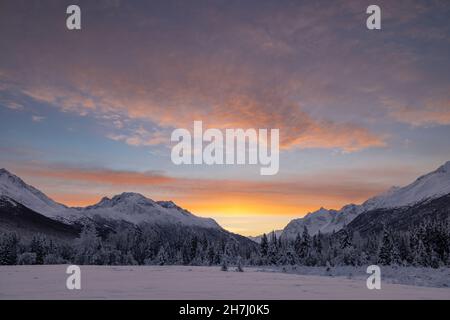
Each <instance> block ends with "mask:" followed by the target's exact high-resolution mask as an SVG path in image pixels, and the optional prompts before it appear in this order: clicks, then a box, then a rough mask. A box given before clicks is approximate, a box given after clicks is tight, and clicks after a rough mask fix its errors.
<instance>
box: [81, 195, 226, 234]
mask: <svg viewBox="0 0 450 320" xmlns="http://www.w3.org/2000/svg"><path fill="white" fill-rule="evenodd" d="M75 210H77V211H78V212H79V213H80V214H81V215H83V216H85V217H89V218H91V219H93V220H98V219H102V220H103V219H104V220H115V221H121V220H122V221H126V222H129V223H132V224H135V225H137V224H140V223H153V224H155V223H158V224H181V225H186V226H197V227H203V228H214V229H221V227H220V226H219V225H218V224H217V222H216V221H214V220H213V219H210V218H201V217H197V216H195V215H193V214H192V213H190V212H189V211H187V210H185V209H182V208H180V207H179V206H177V205H176V204H175V203H173V202H172V201H153V200H151V199H148V198H146V197H144V196H143V195H141V194H139V193H132V192H124V193H122V194H119V195H116V196H114V197H112V198H111V199H110V198H107V197H104V198H103V199H102V200H101V201H100V202H99V203H97V204H95V205H93V206H88V207H85V208H77V209H75Z"/></svg>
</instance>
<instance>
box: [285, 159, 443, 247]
mask: <svg viewBox="0 0 450 320" xmlns="http://www.w3.org/2000/svg"><path fill="white" fill-rule="evenodd" d="M446 194H450V161H448V162H446V163H445V164H444V165H442V166H441V167H439V168H438V169H437V170H435V171H433V172H430V173H428V174H426V175H423V176H421V177H419V178H417V179H416V180H415V181H414V182H413V183H411V184H409V185H407V186H405V187H393V188H391V189H389V190H388V191H386V192H384V193H382V194H380V195H377V196H375V197H373V198H370V199H368V200H367V201H365V202H364V203H363V204H361V205H355V204H349V205H346V206H344V207H342V209H340V210H328V209H324V208H320V209H319V210H317V211H315V212H311V213H308V214H307V215H306V216H305V217H303V218H299V219H294V220H292V221H291V222H289V224H288V225H287V226H286V227H285V228H284V230H283V233H282V235H281V236H282V237H283V238H294V237H295V236H296V235H297V234H298V233H301V232H302V231H303V228H304V226H306V227H307V228H308V231H309V233H311V234H316V233H318V232H319V231H320V232H321V233H330V232H333V230H334V231H338V230H340V229H342V228H343V227H344V226H346V225H348V224H349V223H350V222H351V221H352V220H353V219H355V218H356V217H357V216H359V215H360V214H361V213H363V212H367V211H370V210H374V209H389V208H400V207H408V206H413V205H415V204H417V203H419V202H423V201H425V200H432V199H436V198H439V197H441V196H443V195H446Z"/></svg>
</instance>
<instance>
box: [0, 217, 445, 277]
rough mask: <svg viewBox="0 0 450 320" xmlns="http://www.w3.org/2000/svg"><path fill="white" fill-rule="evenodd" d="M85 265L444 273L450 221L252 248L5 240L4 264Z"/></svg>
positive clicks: (212, 237) (88, 235)
mask: <svg viewBox="0 0 450 320" xmlns="http://www.w3.org/2000/svg"><path fill="white" fill-rule="evenodd" d="M66 263H73V264H79V265H87V264H90V265H202V266H207V265H210V266H211V265H221V266H222V268H225V269H226V267H227V265H228V264H233V265H239V266H241V265H242V264H243V265H251V266H263V265H264V266H266V265H272V266H283V265H306V266H339V265H352V266H360V265H368V264H380V265H399V266H421V267H433V268H438V267H441V266H450V227H449V222H448V221H437V220H436V221H425V222H423V223H421V224H420V225H417V226H413V227H411V228H410V229H408V230H404V231H396V230H392V229H390V228H389V227H387V226H385V227H384V228H383V230H382V232H381V233H373V234H369V235H366V236H365V237H361V236H360V234H359V233H358V232H350V231H349V230H348V229H347V228H344V229H343V230H341V231H339V232H333V233H331V234H321V233H320V232H319V233H318V234H316V235H314V236H311V235H310V234H309V232H308V229H307V228H306V227H304V229H303V231H302V232H301V233H299V234H298V235H297V237H296V238H295V239H290V240H288V239H283V238H277V237H276V235H275V233H271V234H269V236H267V235H266V234H264V235H263V236H262V238H261V242H260V244H256V243H255V244H253V245H246V244H243V242H242V241H241V242H240V241H237V240H236V239H235V238H233V237H230V236H228V235H225V234H223V235H221V236H220V235H219V236H217V235H216V234H209V233H208V232H203V231H202V232H199V231H198V230H195V231H192V230H187V229H186V228H184V227H181V226H180V227H177V228H176V229H175V230H174V229H173V227H171V228H170V229H159V230H158V231H155V229H152V228H148V229H145V228H143V229H127V228H125V229H122V230H120V231H118V232H116V233H111V234H109V235H108V236H106V237H101V236H100V235H99V234H98V232H97V230H96V229H95V227H93V226H92V225H86V226H84V228H83V230H82V231H81V233H80V235H79V237H78V238H77V239H75V240H74V241H63V240H57V239H54V238H51V237H47V236H44V235H35V236H33V237H32V238H31V239H25V238H21V237H20V236H19V235H18V234H16V233H3V234H1V235H0V264H2V265H15V264H66Z"/></svg>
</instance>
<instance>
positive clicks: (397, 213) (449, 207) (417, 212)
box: [345, 193, 450, 237]
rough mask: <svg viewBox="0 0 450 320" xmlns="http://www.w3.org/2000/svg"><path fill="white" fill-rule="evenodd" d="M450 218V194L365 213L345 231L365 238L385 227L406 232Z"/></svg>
mask: <svg viewBox="0 0 450 320" xmlns="http://www.w3.org/2000/svg"><path fill="white" fill-rule="evenodd" d="M449 217H450V193H449V194H446V195H444V196H440V197H438V198H436V199H427V200H423V201H422V202H419V203H416V204H414V205H412V206H403V207H395V208H379V209H373V210H369V211H366V212H363V213H362V214H360V215H359V216H357V217H356V218H355V219H354V220H353V221H351V222H350V224H349V225H347V226H346V227H345V230H347V231H349V232H350V233H354V232H359V234H360V235H361V236H363V237H365V236H367V235H368V234H371V233H379V232H380V231H381V230H383V226H388V227H389V228H391V229H393V230H396V231H405V230H408V229H409V228H411V227H412V226H414V225H419V224H420V223H421V222H425V221H427V220H439V221H444V220H445V219H448V218H449Z"/></svg>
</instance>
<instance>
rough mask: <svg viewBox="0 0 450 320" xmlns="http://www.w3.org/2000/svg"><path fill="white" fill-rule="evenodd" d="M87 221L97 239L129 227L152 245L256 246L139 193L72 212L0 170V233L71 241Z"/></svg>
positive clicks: (192, 215) (202, 219)
mask: <svg viewBox="0 0 450 320" xmlns="http://www.w3.org/2000/svg"><path fill="white" fill-rule="evenodd" d="M87 223H88V224H93V225H94V226H95V228H96V229H97V231H98V233H99V234H100V235H101V236H106V235H107V234H109V233H118V232H122V231H124V230H126V229H128V230H139V231H141V232H144V231H145V232H146V233H147V234H152V235H153V238H154V239H155V241H156V242H157V243H168V242H170V241H172V240H171V239H173V238H179V237H187V238H189V237H192V236H196V237H198V238H202V239H203V238H206V239H211V240H214V241H219V242H223V243H226V242H227V241H229V240H231V241H232V242H234V243H236V246H237V247H240V248H241V249H242V250H243V251H244V252H245V250H247V249H249V248H253V247H254V246H255V243H254V242H253V241H251V240H249V239H248V238H246V237H243V236H240V235H237V234H233V233H231V232H229V231H227V230H225V229H223V228H222V227H221V226H220V225H219V224H218V223H217V222H216V221H214V220H213V219H211V218H202V217H197V216H195V215H194V214H192V213H190V212H189V211H187V210H185V209H183V208H181V207H179V206H177V205H176V204H175V203H174V202H172V201H153V200H152V199H149V198H146V197H145V196H143V195H142V194H139V193H131V192H124V193H122V194H119V195H115V196H113V197H112V198H108V197H104V198H103V199H101V200H100V202H98V203H97V204H95V205H91V206H87V207H77V208H75V207H72V208H71V207H67V206H65V205H63V204H60V203H57V202H55V201H53V200H52V199H50V198H49V197H47V196H46V195H45V194H44V193H42V192H41V191H39V190H38V189H36V188H34V187H32V186H30V185H28V184H26V183H25V182H24V181H23V180H22V179H20V178H19V177H17V176H15V175H14V174H12V173H10V172H8V171H7V170H5V169H0V231H1V232H11V231H14V232H17V233H19V234H20V235H21V236H25V237H30V236H32V235H34V234H45V235H48V236H52V237H57V238H64V239H72V238H75V237H77V236H78V234H79V233H80V231H81V230H82V227H83V225H85V224H87Z"/></svg>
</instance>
